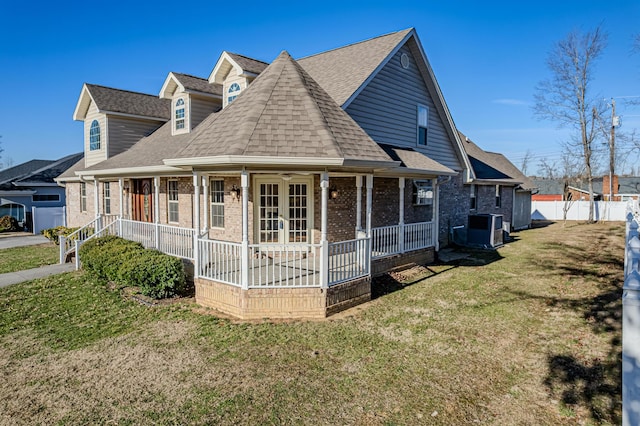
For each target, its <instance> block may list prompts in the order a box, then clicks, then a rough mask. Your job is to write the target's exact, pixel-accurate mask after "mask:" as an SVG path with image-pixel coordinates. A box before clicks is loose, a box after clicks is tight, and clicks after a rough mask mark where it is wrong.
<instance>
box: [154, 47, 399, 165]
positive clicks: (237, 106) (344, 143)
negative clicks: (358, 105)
mask: <svg viewBox="0 0 640 426" xmlns="http://www.w3.org/2000/svg"><path fill="white" fill-rule="evenodd" d="M193 133H194V134H193V137H192V139H191V140H190V141H189V142H188V143H187V145H186V146H185V147H184V148H183V149H182V150H181V151H180V152H179V153H178V155H177V156H176V157H175V158H174V159H171V160H167V161H166V162H165V163H166V164H171V165H193V164H206V163H207V162H208V161H211V162H215V161H216V160H215V158H214V157H216V158H218V159H220V161H221V162H222V161H228V159H229V157H231V156H242V157H244V158H245V159H248V158H253V159H255V158H257V157H264V158H265V159H266V158H274V157H278V158H280V160H279V161H283V158H294V159H296V158H297V159H301V160H302V159H304V158H307V159H308V158H314V159H324V160H325V161H327V164H333V165H343V164H344V163H345V161H347V162H348V161H352V162H363V161H369V162H382V163H386V164H387V165H388V166H389V167H392V166H394V165H395V164H394V162H392V160H391V159H390V158H389V156H388V155H387V154H385V152H384V151H383V150H382V149H381V148H380V147H379V146H378V145H377V144H376V143H375V142H374V141H373V140H372V139H371V138H370V137H369V135H367V133H366V132H365V131H364V130H362V128H361V127H360V126H358V125H357V124H356V123H355V121H353V119H352V118H351V117H350V116H349V115H348V114H347V113H346V112H344V111H343V110H342V109H341V108H340V106H338V105H337V104H336V103H335V102H334V101H333V100H332V99H331V97H330V96H329V95H328V94H327V93H326V92H325V91H324V90H323V88H321V87H320V85H318V83H316V82H315V81H314V80H313V79H312V78H311V77H310V76H309V74H307V72H306V71H305V70H304V69H303V68H302V67H301V66H300V65H299V64H298V63H297V62H296V61H294V60H293V59H292V58H291V56H290V55H289V54H288V53H287V52H285V51H283V52H282V53H281V54H280V55H279V56H278V57H277V58H276V59H275V60H274V61H273V63H272V64H271V65H269V67H267V68H266V69H265V70H264V71H263V72H262V73H261V74H260V76H259V77H258V78H257V79H256V80H255V81H254V82H253V83H252V84H251V86H250V87H249V89H248V90H246V91H245V92H243V93H242V94H241V95H240V96H238V98H237V99H236V100H235V101H233V103H231V104H230V105H229V106H228V107H227V108H225V109H223V110H222V111H221V112H219V113H217V114H213V115H210V116H209V117H208V118H206V119H205V120H204V121H203V122H202V123H201V124H200V125H199V126H198V127H197V128H196V129H195V130H194V132H193ZM256 161H257V160H256ZM294 162H295V161H294Z"/></svg>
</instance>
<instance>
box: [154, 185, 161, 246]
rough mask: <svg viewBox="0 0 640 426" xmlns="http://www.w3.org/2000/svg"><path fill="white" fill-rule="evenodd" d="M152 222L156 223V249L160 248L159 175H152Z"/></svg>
mask: <svg viewBox="0 0 640 426" xmlns="http://www.w3.org/2000/svg"><path fill="white" fill-rule="evenodd" d="M153 191H154V192H153V198H154V200H155V202H154V203H153V222H154V223H155V224H156V249H157V250H160V226H159V225H160V176H154V177H153Z"/></svg>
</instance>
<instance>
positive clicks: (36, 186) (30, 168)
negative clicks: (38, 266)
mask: <svg viewBox="0 0 640 426" xmlns="http://www.w3.org/2000/svg"><path fill="white" fill-rule="evenodd" d="M82 156H83V154H82V153H78V154H72V155H68V156H66V157H63V158H60V159H59V160H31V161H27V162H26V163H22V164H18V165H17V166H13V167H10V168H8V169H5V170H0V217H1V216H5V215H9V216H12V217H14V218H16V220H17V221H18V223H19V224H20V226H23V227H24V228H25V229H28V230H31V229H32V228H31V227H32V223H33V222H32V211H33V208H34V207H35V208H42V207H64V206H65V203H66V197H65V188H64V187H62V186H60V185H58V183H56V181H55V180H54V179H55V178H56V177H57V176H58V175H60V174H61V173H63V172H64V171H66V170H67V169H68V168H69V167H70V166H72V165H73V164H75V163H77V162H78V161H79V160H80V159H81V158H82Z"/></svg>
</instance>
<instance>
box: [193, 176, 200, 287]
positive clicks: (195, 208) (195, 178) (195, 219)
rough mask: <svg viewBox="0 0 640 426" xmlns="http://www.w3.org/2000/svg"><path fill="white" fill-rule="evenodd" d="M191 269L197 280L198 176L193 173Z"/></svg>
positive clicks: (198, 230)
mask: <svg viewBox="0 0 640 426" xmlns="http://www.w3.org/2000/svg"><path fill="white" fill-rule="evenodd" d="M192 228H193V269H194V278H198V277H199V276H200V275H199V272H198V271H199V269H200V252H199V251H200V247H199V243H198V240H200V175H199V174H198V173H196V172H194V173H193V226H192Z"/></svg>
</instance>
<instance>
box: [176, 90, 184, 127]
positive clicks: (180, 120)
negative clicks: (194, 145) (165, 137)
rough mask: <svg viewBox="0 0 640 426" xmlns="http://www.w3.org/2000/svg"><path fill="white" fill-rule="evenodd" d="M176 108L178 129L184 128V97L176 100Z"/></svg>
mask: <svg viewBox="0 0 640 426" xmlns="http://www.w3.org/2000/svg"><path fill="white" fill-rule="evenodd" d="M175 110H176V111H175V119H176V130H180V129H184V125H185V124H184V99H182V98H180V99H178V100H177V101H176V107H175Z"/></svg>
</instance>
